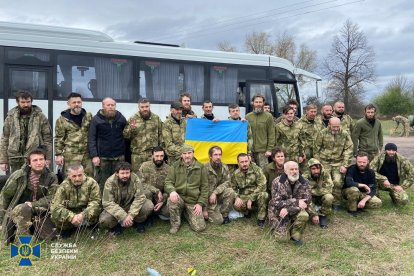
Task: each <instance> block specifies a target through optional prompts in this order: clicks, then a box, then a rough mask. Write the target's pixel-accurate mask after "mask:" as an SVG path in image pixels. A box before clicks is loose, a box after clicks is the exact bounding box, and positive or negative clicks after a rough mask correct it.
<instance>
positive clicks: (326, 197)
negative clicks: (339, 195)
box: [303, 158, 334, 229]
mask: <svg viewBox="0 0 414 276" xmlns="http://www.w3.org/2000/svg"><path fill="white" fill-rule="evenodd" d="M303 177H304V178H306V179H307V180H308V181H309V185H310V188H311V192H312V202H313V205H312V206H313V207H311V208H312V209H314V210H313V211H314V212H315V213H316V214H318V215H316V216H313V217H312V222H313V223H315V224H318V223H319V225H320V227H321V228H323V229H325V228H328V218H327V216H329V215H330V214H331V213H332V203H333V200H334V197H333V195H332V188H333V186H334V184H333V182H332V178H331V176H330V175H329V174H328V173H326V172H325V170H324V169H323V166H322V164H321V162H319V161H318V160H317V159H315V158H312V159H310V160H309V161H308V170H307V171H306V172H305V173H304V174H303ZM315 206H318V207H319V206H320V209H319V211H318V210H316V209H317V208H316V207H315Z"/></svg>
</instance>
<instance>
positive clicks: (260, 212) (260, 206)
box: [233, 192, 269, 220]
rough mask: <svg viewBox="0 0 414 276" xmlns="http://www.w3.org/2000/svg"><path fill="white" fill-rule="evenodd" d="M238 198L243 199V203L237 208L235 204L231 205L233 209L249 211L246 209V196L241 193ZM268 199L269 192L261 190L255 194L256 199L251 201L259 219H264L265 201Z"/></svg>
mask: <svg viewBox="0 0 414 276" xmlns="http://www.w3.org/2000/svg"><path fill="white" fill-rule="evenodd" d="M240 199H241V200H242V201H243V204H242V205H241V206H240V208H237V207H236V205H233V208H234V210H236V211H239V212H243V213H245V212H247V211H249V210H248V209H247V201H248V198H247V196H243V195H241V196H240ZM268 199H269V194H268V193H267V192H261V193H259V195H258V196H257V199H256V201H254V202H253V204H252V205H253V207H257V219H260V220H264V219H266V214H267V203H268V201H269V200H268ZM253 207H252V208H253Z"/></svg>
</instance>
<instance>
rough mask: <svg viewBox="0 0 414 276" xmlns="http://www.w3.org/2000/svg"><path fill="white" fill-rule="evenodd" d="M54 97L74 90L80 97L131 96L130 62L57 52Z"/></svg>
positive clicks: (123, 98)
mask: <svg viewBox="0 0 414 276" xmlns="http://www.w3.org/2000/svg"><path fill="white" fill-rule="evenodd" d="M57 60H58V63H57V64H58V65H57V69H58V70H57V71H58V72H57V84H58V95H57V97H59V98H61V97H63V98H65V97H66V96H67V95H68V94H69V93H70V92H77V93H79V94H81V95H82V97H84V98H98V99H103V98H105V97H112V98H114V99H116V100H132V99H134V98H135V97H134V94H133V89H132V86H133V85H132V83H133V80H132V61H131V60H128V59H124V58H107V57H99V56H82V55H58V59H57Z"/></svg>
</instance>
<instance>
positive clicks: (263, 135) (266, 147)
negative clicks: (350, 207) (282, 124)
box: [246, 112, 275, 153]
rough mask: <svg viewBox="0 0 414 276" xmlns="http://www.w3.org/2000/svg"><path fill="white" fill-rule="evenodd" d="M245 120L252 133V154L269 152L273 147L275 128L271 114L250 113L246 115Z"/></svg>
mask: <svg viewBox="0 0 414 276" xmlns="http://www.w3.org/2000/svg"><path fill="white" fill-rule="evenodd" d="M246 119H247V121H249V125H250V126H251V128H252V133H253V149H252V152H253V153H256V152H259V153H264V152H266V151H271V150H272V149H273V147H274V145H275V128H274V125H273V116H272V114H270V113H268V112H262V113H254V112H250V113H249V114H247V115H246Z"/></svg>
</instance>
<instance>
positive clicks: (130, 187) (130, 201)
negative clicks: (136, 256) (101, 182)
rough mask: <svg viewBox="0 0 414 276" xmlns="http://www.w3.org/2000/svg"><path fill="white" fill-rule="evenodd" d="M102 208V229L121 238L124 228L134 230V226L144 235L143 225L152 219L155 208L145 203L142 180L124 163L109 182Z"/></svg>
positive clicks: (106, 185) (148, 201)
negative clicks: (150, 217) (149, 218)
mask: <svg viewBox="0 0 414 276" xmlns="http://www.w3.org/2000/svg"><path fill="white" fill-rule="evenodd" d="M102 207H103V209H104V210H103V212H102V213H101V215H100V216H99V225H100V226H101V227H102V228H106V229H110V232H112V233H113V234H114V235H119V234H121V233H122V228H128V227H131V226H133V225H134V222H135V223H136V230H137V232H138V233H143V232H145V226H144V223H143V222H144V221H145V220H146V219H147V218H148V216H150V215H151V213H152V211H153V209H154V204H152V202H151V201H150V200H148V199H146V197H145V194H144V190H143V185H142V183H141V180H140V179H139V177H138V176H137V175H136V174H135V173H133V172H131V165H130V164H129V163H128V162H124V161H121V162H119V163H118V164H117V165H116V168H115V173H114V174H113V175H111V176H110V177H109V178H108V180H106V183H105V188H104V192H103V195H102Z"/></svg>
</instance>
